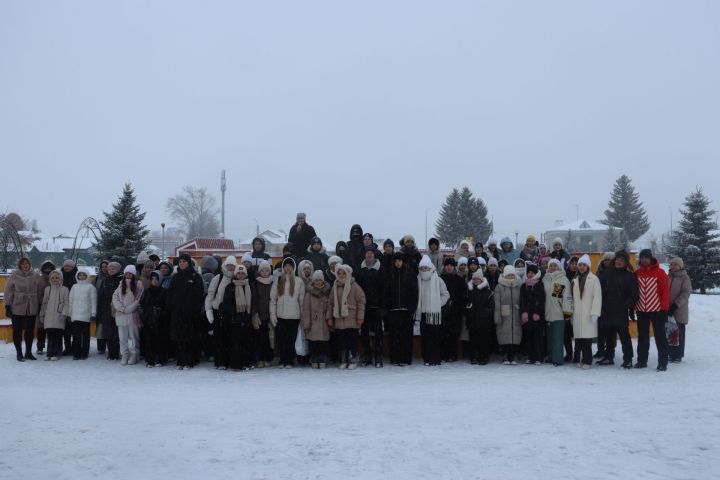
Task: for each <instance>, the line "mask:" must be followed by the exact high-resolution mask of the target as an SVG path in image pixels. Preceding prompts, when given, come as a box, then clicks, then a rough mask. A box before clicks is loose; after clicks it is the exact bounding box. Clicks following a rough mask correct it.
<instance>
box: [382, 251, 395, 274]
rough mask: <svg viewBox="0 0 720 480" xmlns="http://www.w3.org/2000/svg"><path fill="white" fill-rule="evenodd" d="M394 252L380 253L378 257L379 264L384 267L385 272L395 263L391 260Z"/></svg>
mask: <svg viewBox="0 0 720 480" xmlns="http://www.w3.org/2000/svg"><path fill="white" fill-rule="evenodd" d="M393 255H394V254H392V253H391V254H390V255H388V254H386V253H383V254H381V255H380V256H379V257H378V258H379V259H380V265H382V267H383V268H384V269H385V271H386V272H389V271H390V270H392V269H393V265H394V264H395V261H394V260H393Z"/></svg>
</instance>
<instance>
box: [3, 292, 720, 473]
mask: <svg viewBox="0 0 720 480" xmlns="http://www.w3.org/2000/svg"><path fill="white" fill-rule="evenodd" d="M719 309H720V296H707V297H701V296H697V295H694V296H692V298H691V319H690V326H689V329H688V342H687V354H686V359H685V361H684V362H683V363H682V364H680V365H672V364H671V365H670V367H669V370H668V372H665V373H658V372H656V371H655V369H654V366H655V365H654V362H655V359H656V357H655V355H654V347H652V348H651V357H650V364H651V367H652V368H649V369H647V370H641V371H635V370H633V371H623V370H621V369H620V368H619V367H604V368H599V367H595V368H593V369H592V370H589V371H581V370H579V369H576V368H574V367H572V366H564V367H562V368H553V367H552V366H543V367H535V366H525V365H519V366H514V367H513V366H502V365H499V364H492V365H489V366H486V367H480V366H471V365H469V364H465V363H460V364H453V365H444V366H442V367H435V368H428V367H424V366H422V365H414V366H412V367H410V368H396V367H386V368H384V369H382V370H376V369H374V368H367V369H358V370H356V371H339V370H336V369H328V370H325V371H314V370H309V369H294V370H278V369H266V370H255V371H252V372H248V373H231V372H217V371H215V370H213V369H212V367H211V365H210V364H205V365H202V366H201V367H200V368H196V369H194V370H191V371H180V372H179V371H176V370H174V369H172V368H161V369H146V368H145V367H144V366H141V365H137V366H133V367H121V366H120V365H119V364H118V363H116V362H114V363H109V362H108V361H106V360H104V359H103V358H101V356H99V355H94V356H92V357H91V359H90V360H88V361H84V362H74V361H72V360H65V359H64V360H62V361H61V362H58V363H49V362H43V361H37V362H26V363H18V362H16V361H15V355H14V349H13V347H12V345H0V378H1V379H2V380H1V382H2V383H0V405H1V406H2V420H0V478H8V479H10V478H52V479H53V480H60V479H66V478H67V479H70V478H72V479H83V478H99V477H103V478H107V479H116V478H135V479H154V478H163V479H168V478H170V479H172V478H182V479H185V478H187V479H190V478H236V479H237V478H242V479H245V478H252V479H255V478H257V479H262V478H267V479H280V478H293V479H295V478H298V479H302V478H324V479H339V478H393V479H402V478H443V479H444V478H448V479H451V478H452V479H456V478H466V479H467V478H473V479H474V478H492V479H494V478H509V479H516V478H518V479H519V478H539V479H543V478H552V479H554V480H556V479H566V478H567V479H576V478H583V479H594V478H598V479H599V478H603V479H606V478H611V477H615V478H633V479H656V478H657V479H667V478H673V479H710V478H718V476H720V401H719V396H718V393H719V392H720V382H719V381H720V368H718V366H719V365H720V355H718V338H719V337H720V317H719V316H718V314H717V312H718V310H719ZM93 347H94V341H93ZM618 359H619V355H618Z"/></svg>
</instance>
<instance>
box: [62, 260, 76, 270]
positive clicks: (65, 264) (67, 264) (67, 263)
mask: <svg viewBox="0 0 720 480" xmlns="http://www.w3.org/2000/svg"><path fill="white" fill-rule="evenodd" d="M63 267H70V268H75V262H74V261H72V260H70V259H69V258H68V259H67V260H65V261H64V262H63Z"/></svg>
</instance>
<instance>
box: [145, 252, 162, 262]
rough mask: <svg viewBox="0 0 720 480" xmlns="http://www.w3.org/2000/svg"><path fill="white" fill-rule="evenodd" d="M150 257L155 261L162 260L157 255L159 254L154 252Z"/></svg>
mask: <svg viewBox="0 0 720 480" xmlns="http://www.w3.org/2000/svg"><path fill="white" fill-rule="evenodd" d="M148 258H149V259H150V260H152V261H153V262H159V261H160V257H159V256H157V255H156V254H154V253H151V254H150V255H149V256H148Z"/></svg>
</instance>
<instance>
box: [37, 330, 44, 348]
mask: <svg viewBox="0 0 720 480" xmlns="http://www.w3.org/2000/svg"><path fill="white" fill-rule="evenodd" d="M37 349H38V350H45V329H44V328H43V327H42V325H40V326H39V327H38V329H37Z"/></svg>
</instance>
